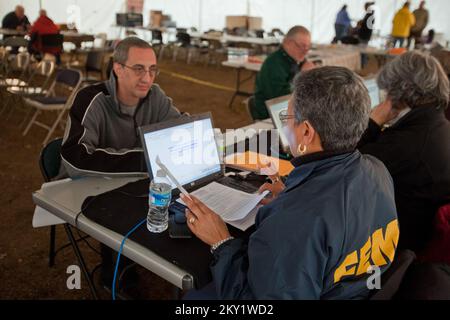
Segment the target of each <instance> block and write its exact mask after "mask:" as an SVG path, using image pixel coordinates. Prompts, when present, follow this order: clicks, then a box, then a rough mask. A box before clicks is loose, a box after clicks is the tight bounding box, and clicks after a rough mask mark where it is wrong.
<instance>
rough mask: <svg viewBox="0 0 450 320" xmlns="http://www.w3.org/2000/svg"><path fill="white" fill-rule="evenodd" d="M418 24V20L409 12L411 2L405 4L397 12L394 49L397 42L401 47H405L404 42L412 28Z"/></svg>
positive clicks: (393, 33)
mask: <svg viewBox="0 0 450 320" xmlns="http://www.w3.org/2000/svg"><path fill="white" fill-rule="evenodd" d="M415 23H416V18H415V17H414V15H413V14H412V13H411V11H409V2H405V4H404V5H403V7H402V8H401V9H400V10H398V11H397V13H396V14H395V16H394V20H393V26H392V38H393V40H394V47H395V46H396V44H397V42H398V43H399V46H400V47H403V42H404V41H405V40H406V39H407V38H408V37H409V33H410V31H411V27H412V26H414V24H415Z"/></svg>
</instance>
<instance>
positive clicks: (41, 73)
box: [0, 60, 55, 121]
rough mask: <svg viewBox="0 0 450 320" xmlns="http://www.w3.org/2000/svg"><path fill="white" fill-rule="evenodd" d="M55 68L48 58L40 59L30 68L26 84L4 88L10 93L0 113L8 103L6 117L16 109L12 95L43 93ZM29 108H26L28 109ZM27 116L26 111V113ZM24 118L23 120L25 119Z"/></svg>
mask: <svg viewBox="0 0 450 320" xmlns="http://www.w3.org/2000/svg"><path fill="white" fill-rule="evenodd" d="M54 70H55V63H54V62H53V61H50V60H42V61H41V62H39V63H38V64H37V65H36V66H35V67H33V68H32V72H31V75H30V77H29V79H28V80H27V81H26V85H19V86H11V87H8V88H7V89H6V90H7V91H8V93H10V96H9V97H8V98H7V99H6V100H5V105H4V107H3V109H2V110H1V111H0V114H1V113H2V112H3V110H5V109H6V108H7V107H8V105H11V106H10V111H9V114H8V115H7V116H6V119H9V117H10V116H11V115H12V113H13V111H14V110H15V109H16V108H15V107H14V104H13V103H12V102H13V101H14V100H13V99H14V97H19V98H25V97H31V96H38V95H45V94H46V92H47V89H48V83H49V81H50V78H51V76H52V75H53V72H54ZM30 110H31V109H30V108H28V111H30ZM26 116H28V113H27V114H26ZM26 116H25V118H24V121H25V119H26Z"/></svg>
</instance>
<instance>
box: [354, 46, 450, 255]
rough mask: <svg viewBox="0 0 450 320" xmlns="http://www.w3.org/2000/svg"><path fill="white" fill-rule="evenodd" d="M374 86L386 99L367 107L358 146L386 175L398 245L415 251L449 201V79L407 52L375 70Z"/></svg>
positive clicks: (428, 59)
mask: <svg viewBox="0 0 450 320" xmlns="http://www.w3.org/2000/svg"><path fill="white" fill-rule="evenodd" d="M378 85H379V87H380V88H381V89H384V90H385V91H386V93H387V99H386V101H385V102H383V103H382V104H380V105H379V106H378V107H376V108H375V109H374V110H373V112H372V114H371V119H370V122H369V127H368V129H367V131H366V132H365V133H364V135H363V138H362V139H361V141H360V143H359V150H360V151H361V152H362V153H366V154H371V155H373V156H375V157H377V158H378V159H380V160H381V161H382V162H383V163H384V164H385V165H386V167H387V168H388V170H389V172H390V173H391V175H392V178H393V179H394V186H395V200H396V205H397V212H398V217H399V223H400V229H401V236H400V242H399V248H408V249H412V250H415V251H417V252H418V251H421V250H422V249H423V248H424V246H425V245H426V244H427V242H428V241H429V240H430V236H431V233H432V230H433V227H432V222H433V218H434V216H435V214H436V212H437V210H438V208H439V207H440V206H442V205H445V204H448V203H450V123H449V122H448V121H447V119H446V118H445V109H446V108H447V105H448V102H449V81H448V78H447V76H446V74H445V72H444V70H443V69H442V66H441V65H440V64H439V62H438V61H437V60H436V59H435V58H434V57H432V56H430V55H427V54H424V53H420V52H418V51H411V52H408V53H405V54H403V55H401V56H400V57H397V58H396V59H394V60H393V61H391V62H390V63H388V64H387V65H386V66H385V67H384V68H383V69H382V70H381V72H380V74H379V76H378ZM409 109H411V111H409V112H407V113H406V115H404V116H402V117H401V118H400V119H399V120H398V121H396V122H395V123H394V124H393V125H391V126H389V127H388V128H386V129H384V130H383V126H384V125H385V124H386V123H388V122H390V121H391V120H393V119H395V118H396V117H397V115H398V114H399V113H400V112H403V113H404V112H405V110H406V111H407V110H409Z"/></svg>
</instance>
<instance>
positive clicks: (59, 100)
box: [22, 69, 81, 145]
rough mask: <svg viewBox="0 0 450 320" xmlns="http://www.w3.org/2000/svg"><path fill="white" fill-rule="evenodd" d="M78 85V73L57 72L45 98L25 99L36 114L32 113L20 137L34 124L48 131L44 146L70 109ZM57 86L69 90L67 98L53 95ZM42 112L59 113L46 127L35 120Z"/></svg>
mask: <svg viewBox="0 0 450 320" xmlns="http://www.w3.org/2000/svg"><path fill="white" fill-rule="evenodd" d="M80 84H81V72H80V71H78V70H74V69H62V70H58V71H57V75H56V79H55V82H54V83H53V85H52V87H51V88H50V89H49V90H48V94H47V95H46V96H44V97H30V98H25V99H24V102H25V104H27V105H30V106H31V107H33V108H35V109H36V112H35V113H34V115H33V117H32V118H31V120H30V122H29V123H28V125H27V127H26V128H25V131H24V132H23V134H22V135H24V136H25V135H26V134H27V133H28V131H29V130H30V128H31V126H32V125H33V124H36V125H37V126H39V127H41V128H44V129H46V130H47V131H48V134H47V136H46V137H45V139H44V141H43V145H45V144H46V143H47V141H48V139H50V137H51V135H52V134H53V132H54V131H55V129H56V126H57V125H58V124H59V123H60V121H61V120H62V117H63V115H64V113H65V111H66V110H67V109H68V108H69V107H70V104H71V103H72V100H73V98H74V97H75V94H76V92H77V90H78V88H79V87H80ZM58 85H59V86H62V87H66V88H68V89H69V90H70V94H69V95H68V96H58V95H56V94H54V92H55V87H56V86H58ZM50 94H53V96H51V95H50ZM43 111H57V112H59V113H58V115H57V117H56V120H55V122H54V123H53V124H52V126H49V125H46V124H44V123H42V122H39V121H37V120H36V118H37V116H38V115H39V114H40V113H41V112H43Z"/></svg>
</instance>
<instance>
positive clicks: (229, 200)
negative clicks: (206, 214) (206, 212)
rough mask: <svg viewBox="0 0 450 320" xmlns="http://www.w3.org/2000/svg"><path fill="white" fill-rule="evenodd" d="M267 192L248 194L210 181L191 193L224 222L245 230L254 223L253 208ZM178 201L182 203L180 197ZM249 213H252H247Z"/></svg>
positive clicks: (254, 214) (254, 212) (254, 213)
mask: <svg viewBox="0 0 450 320" xmlns="http://www.w3.org/2000/svg"><path fill="white" fill-rule="evenodd" d="M267 193H268V191H266V192H263V193H261V194H249V193H246V192H243V191H239V190H236V189H233V188H230V187H228V186H225V185H222V184H220V183H217V182H211V183H210V184H208V185H207V186H204V187H203V188H200V189H197V190H195V191H194V192H192V193H191V194H192V195H194V196H195V197H197V198H198V199H199V200H200V201H202V202H203V203H204V204H205V205H206V206H207V207H208V208H210V209H211V210H212V211H214V212H215V213H217V214H218V215H220V216H221V217H222V219H223V220H224V221H225V222H227V223H229V224H231V225H233V226H234V227H236V228H238V229H241V230H244V231H245V230H246V229H247V228H249V227H250V226H252V225H253V224H254V223H255V217H256V211H257V210H256V211H255V210H254V209H255V207H256V206H257V205H258V203H259V202H260V201H261V200H262V199H263V198H264V197H265V196H266V195H267ZM178 201H179V202H180V203H183V201H182V200H181V199H178ZM183 204H184V203H183ZM250 213H252V214H251V215H249V214H250Z"/></svg>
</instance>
